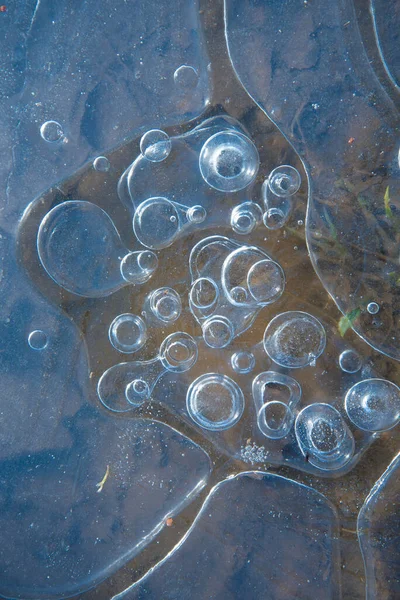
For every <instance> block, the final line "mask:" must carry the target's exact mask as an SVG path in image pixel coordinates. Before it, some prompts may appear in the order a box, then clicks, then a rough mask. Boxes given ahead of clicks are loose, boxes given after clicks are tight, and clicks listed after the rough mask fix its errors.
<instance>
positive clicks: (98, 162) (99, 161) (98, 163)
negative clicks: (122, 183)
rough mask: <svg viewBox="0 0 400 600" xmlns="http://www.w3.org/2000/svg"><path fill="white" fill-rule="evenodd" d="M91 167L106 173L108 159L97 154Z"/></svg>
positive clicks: (108, 164)
mask: <svg viewBox="0 0 400 600" xmlns="http://www.w3.org/2000/svg"><path fill="white" fill-rule="evenodd" d="M93 168H94V170H95V171H99V172H100V173H106V172H107V171H109V170H110V161H109V160H108V158H107V157H106V156H98V157H97V158H95V159H94V161H93Z"/></svg>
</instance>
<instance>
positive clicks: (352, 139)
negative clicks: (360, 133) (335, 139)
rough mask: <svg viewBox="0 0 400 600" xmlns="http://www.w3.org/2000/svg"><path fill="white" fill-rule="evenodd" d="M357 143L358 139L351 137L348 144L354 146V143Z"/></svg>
mask: <svg viewBox="0 0 400 600" xmlns="http://www.w3.org/2000/svg"><path fill="white" fill-rule="evenodd" d="M355 141H356V139H355V138H353V137H351V138H350V139H349V141H348V142H347V143H348V144H352V143H353V142H355Z"/></svg>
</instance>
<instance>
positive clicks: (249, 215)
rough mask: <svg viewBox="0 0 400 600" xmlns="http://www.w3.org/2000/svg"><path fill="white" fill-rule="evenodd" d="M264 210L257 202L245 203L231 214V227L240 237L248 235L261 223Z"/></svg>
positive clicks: (236, 207)
mask: <svg viewBox="0 0 400 600" xmlns="http://www.w3.org/2000/svg"><path fill="white" fill-rule="evenodd" d="M261 219H262V210H261V208H260V207H259V206H258V204H256V203H255V202H243V204H239V206H235V208H234V209H233V210H232V213H231V227H232V229H233V231H235V233H238V234H239V235H247V234H249V233H251V232H252V231H253V229H255V228H256V227H257V225H258V224H259V223H261Z"/></svg>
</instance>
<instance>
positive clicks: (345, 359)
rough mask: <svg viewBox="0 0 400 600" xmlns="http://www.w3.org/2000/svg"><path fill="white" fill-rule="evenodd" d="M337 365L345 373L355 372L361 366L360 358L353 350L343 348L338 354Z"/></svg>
mask: <svg viewBox="0 0 400 600" xmlns="http://www.w3.org/2000/svg"><path fill="white" fill-rule="evenodd" d="M339 366H340V368H341V369H342V371H344V372H345V373H357V371H359V370H360V369H361V367H362V358H361V356H360V355H359V354H358V352H356V351H355V350H351V349H349V350H344V351H343V352H342V353H341V355H340V356H339Z"/></svg>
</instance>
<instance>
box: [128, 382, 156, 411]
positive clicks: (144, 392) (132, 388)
mask: <svg viewBox="0 0 400 600" xmlns="http://www.w3.org/2000/svg"><path fill="white" fill-rule="evenodd" d="M150 395H151V391H150V388H149V385H148V383H147V381H144V380H143V379H134V380H133V381H131V382H130V383H129V384H128V385H127V386H126V389H125V396H126V399H127V400H128V402H129V403H130V404H132V405H133V406H141V405H142V404H143V403H144V402H145V401H146V400H148V399H149V398H150Z"/></svg>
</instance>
